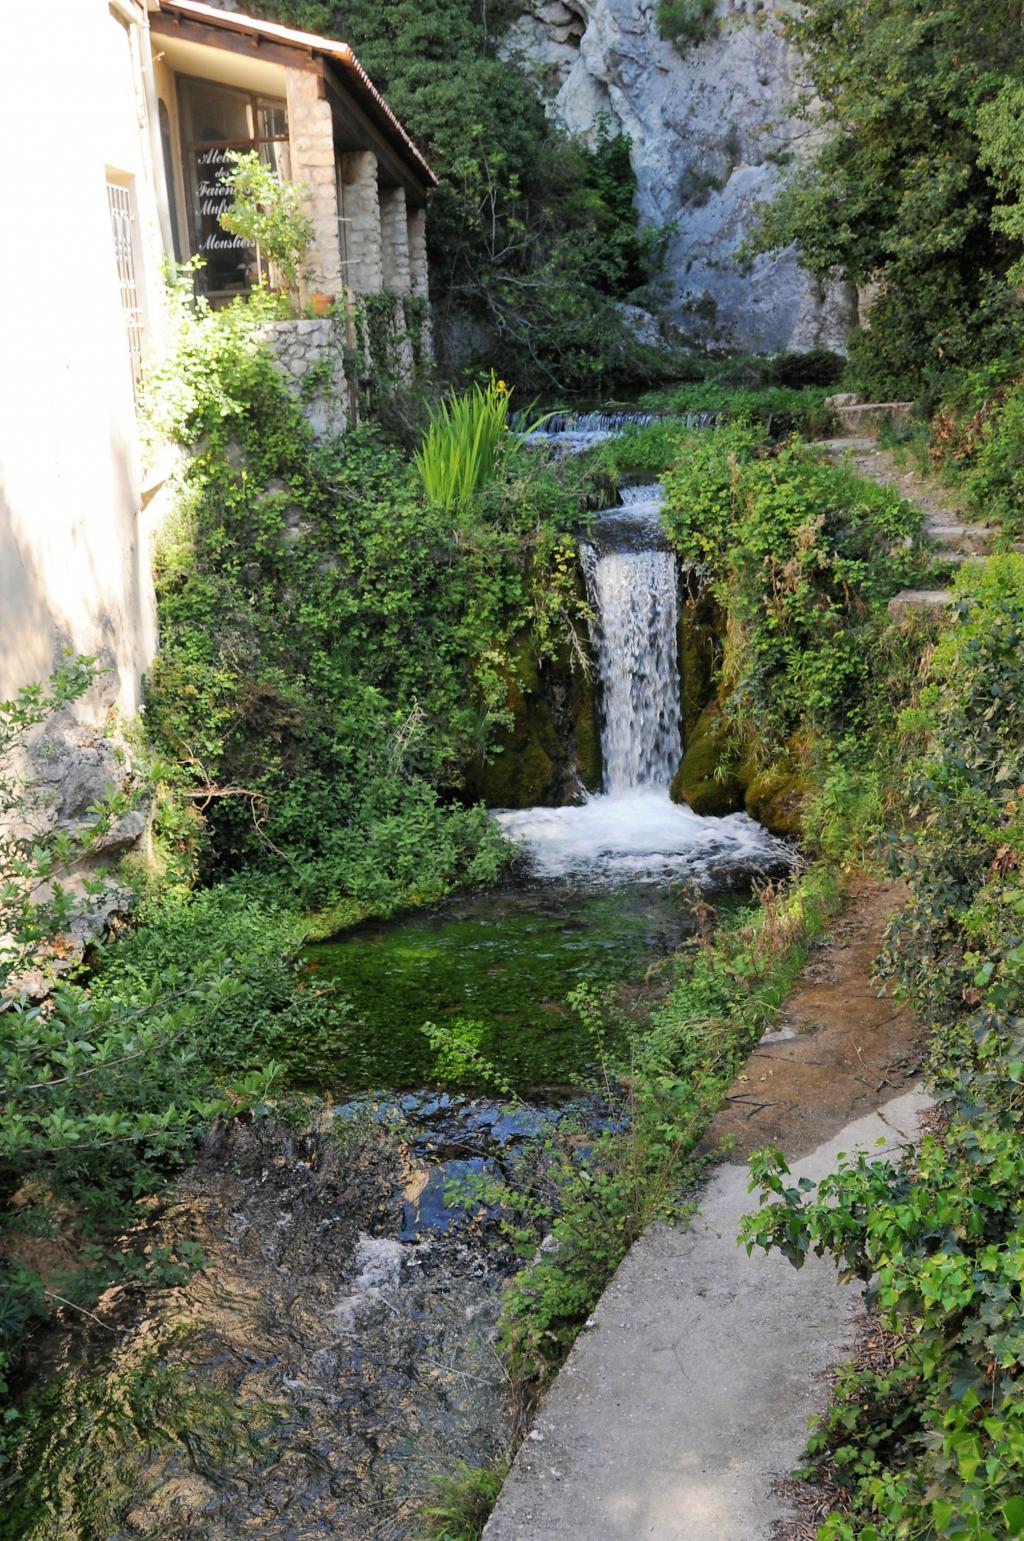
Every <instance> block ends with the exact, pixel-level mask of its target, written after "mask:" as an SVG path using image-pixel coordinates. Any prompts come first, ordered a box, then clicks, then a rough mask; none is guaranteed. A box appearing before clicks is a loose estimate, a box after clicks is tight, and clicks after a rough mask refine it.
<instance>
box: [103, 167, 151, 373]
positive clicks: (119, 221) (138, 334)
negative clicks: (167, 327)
mask: <svg viewBox="0 0 1024 1541" xmlns="http://www.w3.org/2000/svg"><path fill="white" fill-rule="evenodd" d="M107 203H108V205H109V208H110V229H111V232H112V234H113V237H114V255H115V257H116V259H117V281H118V286H119V288H120V291H121V309H122V311H123V313H124V323H125V331H126V333H127V336H128V357H129V360H130V362H131V368H132V385H133V387H134V389H135V392H136V394H138V391H139V387H140V386H141V384H142V337H143V316H142V306H141V305H140V304H139V286H138V281H137V279H136V276H135V210H134V207H133V199H132V190H131V188H130V187H129V186H126V185H125V184H124V183H123V182H108V183H107Z"/></svg>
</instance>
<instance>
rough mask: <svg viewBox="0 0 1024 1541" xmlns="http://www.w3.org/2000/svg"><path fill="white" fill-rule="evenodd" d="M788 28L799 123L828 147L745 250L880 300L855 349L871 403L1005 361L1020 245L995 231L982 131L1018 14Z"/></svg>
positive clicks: (993, 9) (816, 2) (861, 6)
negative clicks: (779, 252) (981, 362)
mask: <svg viewBox="0 0 1024 1541" xmlns="http://www.w3.org/2000/svg"><path fill="white" fill-rule="evenodd" d="M785 25H786V27H787V30H788V33H789V36H790V38H791V40H792V41H793V42H794V43H795V44H796V46H797V48H798V49H799V50H800V53H801V54H802V56H803V59H804V61H805V67H806V72H807V86H808V90H807V92H806V94H805V95H804V96H803V98H802V100H801V102H800V105H799V108H798V111H799V112H800V113H801V114H802V115H803V116H804V117H805V118H806V119H807V121H808V124H809V126H811V127H813V128H814V129H818V130H824V136H825V137H824V139H823V142H822V143H821V145H820V147H819V148H818V149H817V150H816V152H815V153H814V154H813V155H812V157H811V159H810V160H809V161H808V162H806V163H805V164H804V165H803V166H801V167H800V169H798V170H797V171H796V173H795V174H794V175H793V177H792V178H791V180H790V181H789V182H788V184H787V185H786V187H785V188H784V189H783V191H782V192H781V194H780V195H779V196H778V197H777V198H776V199H775V201H774V202H773V203H772V204H771V205H769V206H768V207H767V208H766V209H765V210H763V211H762V220H761V227H760V232H759V234H758V236H757V237H756V240H755V242H754V244H753V247H752V248H751V249H752V250H767V249H771V248H777V247H781V246H785V245H788V244H790V243H791V242H795V244H796V246H797V248H798V250H799V253H800V257H801V260H802V261H803V262H804V264H805V265H806V266H807V267H808V269H809V270H810V271H811V272H812V273H814V274H816V275H819V276H825V275H828V274H830V273H835V272H836V271H837V270H838V271H839V272H841V273H843V274H844V275H845V276H847V277H849V278H851V279H853V280H854V281H855V282H856V283H858V284H860V285H864V286H867V285H876V286H878V298H877V299H876V301H875V303H874V306H873V308H872V312H871V324H870V329H869V330H868V331H867V332H866V333H865V334H864V335H863V336H862V337H861V338H859V339H857V340H856V342H855V346H854V356H855V361H856V367H857V369H858V371H859V374H860V377H861V383H862V384H863V385H865V386H866V387H867V388H868V389H870V390H872V391H879V392H886V393H889V392H893V393H901V394H902V393H904V392H914V391H919V390H922V389H925V390H927V389H928V387H929V386H930V385H932V384H937V382H938V380H939V379H940V377H941V376H943V375H944V374H946V373H948V371H949V370H950V369H952V368H957V367H959V366H961V365H964V364H966V363H968V362H974V361H976V360H977V359H978V358H980V357H984V356H986V355H989V356H991V355H992V354H994V353H998V352H1000V351H1004V350H1006V349H1007V348H1010V347H1015V346H1016V345H1017V337H1018V335H1019V328H1020V322H1019V319H1018V315H1017V312H1016V307H1015V302H1014V296H1013V294H1012V291H1011V289H1010V287H1009V286H1008V284H1007V283H1006V277H1007V273H1008V271H1009V269H1010V267H1011V265H1012V263H1013V262H1014V260H1015V258H1016V257H1017V255H1018V254H1019V250H1020V242H1019V239H1018V238H1017V237H1016V236H1014V235H1013V232H1012V231H1011V230H1009V229H1008V228H1007V227H1006V225H1005V224H1003V225H1000V222H999V220H998V219H997V218H994V208H995V204H996V201H997V195H998V190H999V180H998V177H997V176H995V175H994V174H993V173H992V167H991V163H986V162H985V161H984V159H983V148H982V127H981V125H982V123H983V121H984V112H985V108H986V104H987V103H990V102H992V100H993V99H994V98H996V96H997V95H998V92H999V90H1000V88H1001V86H1002V84H1003V82H1004V80H1005V79H1006V77H1007V76H1008V75H1011V74H1012V73H1013V72H1015V71H1018V70H1019V68H1020V65H1021V62H1022V59H1024V30H1022V26H1021V15H1020V5H1019V0H956V3H951V0H939V3H936V0H809V3H808V4H806V5H805V6H804V7H803V8H802V10H801V11H800V12H799V13H798V14H796V15H794V16H793V17H792V18H790V19H789V20H788V22H787V23H785ZM1008 236H1011V237H1012V239H1008Z"/></svg>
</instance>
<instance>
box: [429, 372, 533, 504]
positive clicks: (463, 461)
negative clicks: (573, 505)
mask: <svg viewBox="0 0 1024 1541" xmlns="http://www.w3.org/2000/svg"><path fill="white" fill-rule="evenodd" d="M511 394H512V393H511V391H510V390H509V388H508V386H507V385H506V384H505V382H504V380H499V379H498V378H497V377H496V376H495V374H494V373H493V371H492V373H491V378H490V381H489V382H488V383H487V384H486V385H474V386H473V387H472V389H471V390H468V391H463V392H462V393H461V394H460V395H457V396H451V397H449V399H448V400H447V401H443V402H442V403H441V404H440V406H439V407H437V408H436V410H434V411H432V412H431V414H430V426H429V428H427V430H426V432H425V433H424V435H423V443H422V444H421V446H420V448H419V449H418V450H417V451H416V452H415V455H414V456H413V458H414V460H415V462H416V469H417V470H418V471H419V473H420V477H421V478H422V481H423V487H424V490H425V492H426V494H427V498H428V499H429V501H430V502H431V503H433V504H434V505H435V506H436V507H438V508H443V509H445V510H446V511H447V512H448V513H462V512H464V511H465V510H466V508H468V506H469V504H470V503H471V502H472V500H473V498H474V496H475V495H476V494H477V493H478V492H479V491H480V490H481V488H483V487H486V486H487V485H488V484H489V483H490V482H492V481H494V480H495V479H496V477H497V476H498V475H499V474H500V473H501V471H502V470H504V469H506V468H507V467H508V466H509V464H510V463H511V461H512V460H513V459H514V458H515V456H516V455H517V454H518V453H519V451H520V449H521V448H522V445H523V441H524V440H525V439H526V438H527V436H528V435H529V434H531V433H533V432H534V431H535V430H536V429H537V428H538V427H539V426H540V424H541V423H542V422H543V421H544V419H543V418H539V419H537V420H535V421H533V422H528V421H527V418H528V415H529V414H528V413H525V414H521V415H520V417H519V419H518V420H517V421H516V423H515V424H514V425H513V424H512V423H511V422H510V421H509V401H510V398H511Z"/></svg>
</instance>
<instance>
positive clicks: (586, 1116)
mask: <svg viewBox="0 0 1024 1541" xmlns="http://www.w3.org/2000/svg"><path fill="white" fill-rule="evenodd" d="M629 420H630V419H628V418H625V417H621V416H620V417H608V416H602V415H601V414H589V415H587V416H586V417H580V418H569V417H560V418H554V419H550V420H549V421H548V423H547V424H546V425H545V431H544V433H543V435H540V437H544V438H546V439H547V440H548V442H549V443H550V444H551V445H552V447H553V449H554V450H555V451H556V452H573V451H578V450H579V449H580V448H584V447H587V446H588V445H589V444H591V443H594V442H599V441H600V439H601V438H602V437H607V436H608V435H609V434H611V433H615V432H619V431H621V430H622V428H623V427H624V426H625V425H626V422H627V421H629ZM632 420H633V421H639V419H636V418H634V419H632ZM660 499H661V489H660V488H659V487H658V486H657V485H655V484H648V485H644V486H637V487H633V488H627V489H626V490H625V492H624V494H623V502H622V504H621V505H619V506H617V507H615V508H613V509H608V510H606V511H605V512H604V513H603V514H600V515H598V516H596V518H595V520H594V522H593V525H592V528H591V530H590V532H589V534H588V537H587V540H586V542H585V544H584V545H583V547H582V552H581V554H582V559H583V566H584V572H585V576H586V580H587V586H588V591H589V595H590V600H591V608H592V611H593V615H594V620H593V623H592V636H591V642H592V648H593V654H594V657H595V659H596V661H597V670H598V676H599V685H600V699H601V701H602V704H603V705H602V753H603V764H604V767H605V772H604V776H605V782H604V788H603V791H602V792H601V793H600V794H599V795H595V796H592V797H589V798H588V799H587V800H586V801H585V802H583V803H582V804H580V805H579V806H576V807H564V808H528V809H522V810H516V811H509V812H501V811H499V812H497V813H496V814H495V817H496V818H497V820H498V822H499V823H500V824H501V826H502V828H503V829H504V830H505V832H506V834H507V835H508V836H509V837H510V838H511V839H512V840H514V841H516V842H518V843H519V844H520V845H521V847H522V848H523V851H524V854H525V856H526V858H527V863H526V865H527V875H526V876H525V877H524V878H523V879H521V880H520V881H518V882H517V883H516V884H514V885H510V886H508V887H506V888H504V889H502V890H500V891H498V892H495V893H489V894H485V895H464V896H461V897H457V898H455V899H452V900H450V901H449V902H447V903H446V904H443V905H441V906H438V907H436V908H435V909H432V910H429V911H424V912H418V913H416V914H413V915H410V916H407V917H402V918H398V919H395V920H392V921H388V922H372V923H367V924H365V925H363V926H361V927H358V928H356V929H354V930H353V931H351V932H349V933H347V934H345V935H344V936H343V937H341V938H339V939H337V940H335V941H333V942H330V943H323V944H319V945H317V946H315V947H311V948H310V949H309V950H308V955H307V965H308V969H309V975H310V979H311V981H314V982H315V981H316V980H327V979H329V980H332V981H338V982H339V984H340V987H341V988H342V989H343V991H344V995H345V997H346V999H347V1001H348V1002H349V1003H350V1008H351V1009H350V1012H349V1013H348V1014H347V1015H346V1014H344V1013H342V1014H341V1016H340V1018H339V1021H338V1023H337V1028H336V1031H334V1030H332V1033H330V1034H328V1036H327V1038H326V1040H324V1041H322V1042H318V1043H317V1044H315V1045H309V1044H305V1045H296V1053H295V1061H294V1063H293V1065H292V1066H291V1070H292V1077H293V1082H294V1083H295V1084H296V1085H297V1086H298V1087H300V1088H301V1087H305V1088H310V1089H315V1090H316V1091H317V1092H318V1093H320V1094H321V1095H322V1097H323V1111H322V1114H321V1115H320V1116H319V1118H318V1119H317V1121H316V1122H315V1124H314V1126H313V1127H309V1126H308V1123H307V1124H306V1125H304V1126H303V1127H301V1128H294V1129H293V1128H289V1126H288V1122H287V1119H283V1120H282V1119H281V1118H280V1115H278V1116H277V1117H275V1119H274V1120H273V1121H271V1120H269V1119H267V1120H255V1121H253V1122H252V1123H250V1124H244V1125H231V1126H228V1127H226V1128H223V1129H218V1130H216V1131H214V1133H213V1134H212V1135H211V1137H210V1139H209V1140H208V1142H207V1145H206V1148H205V1149H204V1151H203V1152H202V1154H201V1157H200V1159H199V1160H198V1161H197V1163H196V1164H195V1165H194V1167H193V1168H192V1169H191V1170H190V1172H189V1173H188V1174H187V1176H186V1179H185V1180H184V1181H183V1182H182V1183H181V1184H180V1185H179V1188H178V1191H177V1194H176V1198H175V1200H174V1202H173V1204H172V1205H171V1206H170V1207H169V1208H168V1211H167V1213H166V1214H165V1215H164V1217H163V1219H162V1220H161V1221H160V1224H161V1226H163V1227H165V1228H166V1231H167V1234H168V1235H174V1236H181V1235H182V1234H187V1235H190V1236H191V1237H192V1238H193V1239H194V1240H195V1241H196V1242H197V1244H198V1245H199V1246H200V1247H201V1248H202V1252H203V1255H204V1258H205V1264H204V1266H203V1267H202V1268H201V1269H199V1270H197V1271H196V1272H195V1273H194V1274H193V1275H192V1276H191V1277H190V1278H189V1279H188V1280H187V1281H186V1282H184V1283H183V1284H181V1285H179V1286H177V1287H175V1288H172V1289H168V1290H166V1291H164V1292H163V1294H162V1296H160V1297H158V1298H157V1299H155V1300H154V1299H153V1298H152V1297H150V1298H149V1300H148V1302H147V1317H146V1320H145V1321H143V1322H141V1323H135V1324H134V1325H133V1328H132V1330H131V1331H130V1332H129V1333H127V1334H126V1335H125V1337H124V1338H123V1339H122V1341H121V1343H120V1346H119V1347H118V1348H117V1349H116V1350H115V1352H114V1360H115V1363H116V1364H117V1365H118V1366H119V1367H120V1370H121V1372H122V1373H134V1372H138V1370H139V1366H140V1365H145V1364H150V1363H156V1364H158V1365H159V1366H160V1372H161V1374H162V1375H164V1377H165V1380H166V1395H168V1396H170V1398H171V1402H172V1405H173V1408H174V1416H173V1417H170V1416H167V1417H165V1418H164V1426H165V1427H170V1428H172V1429H173V1430H174V1431H175V1432H174V1435H173V1437H171V1438H167V1439H164V1440H160V1439H158V1440H153V1439H151V1438H142V1437H141V1435H139V1436H138V1438H137V1439H136V1440H135V1443H133V1437H132V1436H131V1435H130V1434H129V1435H127V1436H126V1446H127V1449H128V1453H129V1455H130V1464H131V1465H132V1467H133V1476H132V1478H131V1483H130V1502H129V1503H128V1504H127V1509H126V1513H127V1518H126V1519H125V1520H124V1522H123V1523H122V1524H121V1525H120V1526H119V1527H118V1528H117V1529H116V1530H114V1531H111V1532H110V1535H111V1536H112V1537H116V1538H122V1537H123V1538H129V1537H135V1536H139V1535H159V1536H161V1537H186V1536H187V1537H195V1536H199V1535H201V1536H204V1537H210V1538H232V1537H243V1536H244V1537H252V1536H256V1537H266V1538H282V1541H283V1538H289V1541H304V1538H307V1537H308V1538H312V1537H323V1536H334V1537H352V1538H356V1537H359V1538H371V1537H378V1538H386V1541H399V1538H402V1537H406V1536H410V1535H412V1534H413V1529H412V1526H413V1516H414V1514H415V1512H416V1510H417V1507H418V1505H419V1504H420V1502H421V1500H422V1495H423V1493H424V1491H425V1490H426V1488H427V1486H428V1483H429V1478H430V1476H431V1475H432V1474H433V1473H435V1472H437V1471H451V1470H452V1469H453V1467H454V1466H455V1464H456V1463H457V1461H458V1460H460V1459H464V1460H467V1461H471V1462H474V1463H479V1462H481V1461H484V1460H486V1459H488V1458H489V1457H491V1456H492V1455H493V1454H494V1453H495V1452H496V1451H498V1450H499V1449H500V1448H502V1446H503V1445H504V1444H505V1443H506V1441H507V1440H508V1438H509V1437H510V1432H511V1429H512V1425H513V1415H514V1409H513V1407H512V1405H511V1400H512V1399H511V1396H510V1390H509V1386H508V1382H507V1378H506V1376H505V1372H504V1370H503V1367H502V1364H501V1361H500V1358H499V1355H498V1353H497V1349H496V1344H495V1332H496V1325H497V1322H498V1317H499V1312H500V1304H501V1293H502V1288H503V1286H504V1285H505V1283H506V1282H507V1280H508V1278H509V1276H510V1275H511V1273H512V1272H513V1271H514V1270H515V1268H516V1267H517V1266H519V1263H518V1259H517V1258H516V1256H515V1255H514V1254H513V1252H512V1250H511V1248H510V1245H509V1243H508V1241H507V1240H506V1238H505V1235H504V1233H503V1231H502V1229H501V1225H500V1221H501V1211H500V1206H498V1205H497V1204H495V1203H493V1202H487V1201H486V1200H483V1199H481V1200H479V1201H477V1202H473V1203H470V1204H468V1205H466V1204H461V1203H459V1202H457V1201H456V1200H455V1199H454V1198H453V1194H452V1185H453V1184H459V1183H460V1182H461V1183H464V1182H465V1181H466V1179H471V1180H472V1179H480V1178H481V1177H486V1176H487V1175H492V1176H497V1177H502V1178H509V1177H512V1178H515V1177H516V1176H517V1174H518V1175H520V1176H522V1175H523V1174H524V1171H529V1170H531V1167H530V1163H534V1164H536V1163H538V1162H541V1163H542V1160H543V1158H542V1155H541V1154H540V1153H539V1145H538V1140H537V1136H538V1135H543V1134H544V1132H545V1131H546V1130H551V1129H552V1128H554V1127H556V1126H557V1125H559V1124H560V1123H562V1122H564V1121H569V1123H570V1126H571V1127H572V1128H573V1129H574V1130H576V1131H577V1135H576V1138H577V1139H578V1140H579V1141H580V1142H582V1143H583V1145H584V1147H585V1143H586V1140H587V1139H588V1138H589V1137H592V1136H593V1133H594V1131H595V1130H596V1129H599V1128H601V1127H604V1126H606V1125H607V1123H608V1121H609V1119H614V1118H615V1117H616V1116H617V1115H616V1114H615V1112H614V1110H612V1109H610V1108H609V1107H608V1106H607V1105H606V1103H604V1102H603V1101H602V1100H601V1098H600V1097H599V1096H598V1095H597V1094H596V1093H594V1092H593V1091H588V1090H586V1088H587V1087H588V1086H593V1085H596V1084H597V1081H596V1078H595V1072H596V1071H597V1070H598V1069H599V1068H600V1059H601V1053H602V1052H605V1053H611V1054H613V1055H614V1053H615V1052H616V1051H617V1050H619V1049H621V1048H623V1047H624V1046H625V1044H624V1039H621V1040H616V1039H615V1038H614V1034H613V1038H612V1041H610V1042H606V1044H605V1045H604V1049H603V1051H602V1050H600V1049H599V1048H598V1046H597V1045H595V1043H594V1042H592V1041H591V1040H590V1038H589V1037H588V1035H587V1034H586V1032H585V1031H584V1030H583V1029H582V1028H581V1026H580V1023H579V1021H578V1019H577V1017H576V1016H575V1014H574V1013H573V1011H572V1009H571V1008H570V1006H569V1005H568V1003H567V996H568V995H569V993H570V992H571V991H572V990H573V989H574V988H575V987H576V986H578V985H580V984H583V983H584V982H586V983H587V984H588V985H591V986H594V987H596V988H599V989H600V988H609V989H614V991H615V992H616V997H617V1000H618V1004H619V1006H620V1008H621V1009H620V1011H619V1013H618V1014H617V1015H618V1017H620V1018H621V1020H622V1022H623V1023H624V1024H627V1025H628V1022H629V1020H630V1016H631V1014H634V1015H635V1014H639V1013H641V1012H642V1011H643V1010H644V1009H645V1007H648V1006H649V1005H650V1003H651V1001H652V1000H654V999H656V998H657V996H658V994H659V992H661V991H662V990H664V989H665V988H666V986H667V983H668V979H667V977H666V969H667V963H666V960H669V959H670V958H671V956H672V954H673V953H674V952H675V951H676V950H677V949H678V947H679V946H680V944H681V943H682V942H683V941H684V940H685V938H686V937H687V936H688V935H689V934H690V933H691V932H692V931H693V930H694V928H695V911H696V908H697V906H698V903H699V905H700V907H701V908H702V909H703V907H704V906H706V904H707V903H708V902H710V903H711V904H712V906H715V907H719V908H721V907H722V906H726V907H728V906H729V905H733V904H735V903H736V902H737V898H736V896H740V898H742V896H743V894H744V893H747V892H749V888H750V884H751V881H752V880H753V879H754V878H756V877H758V876H773V875H777V874H778V873H780V872H782V871H785V870H786V869H787V868H788V867H789V865H790V864H791V861H792V852H791V851H790V849H789V848H788V847H786V846H785V845H784V844H782V843H781V842H779V841H777V840H775V839H773V838H772V837H771V836H769V835H768V834H767V833H766V832H765V831H764V830H762V829H761V828H760V827H759V826H758V825H756V824H755V823H754V822H753V821H752V820H750V819H749V818H747V817H746V816H745V815H742V814H735V815H732V816H730V817H727V818H721V819H710V818H700V817H698V816H697V815H695V814H693V813H692V812H691V811H690V810H689V809H688V808H686V807H685V806H679V805H677V804H675V803H673V802H672V801H671V799H670V797H669V783H670V781H671V778H672V775H673V774H674V772H675V769H676V767H677V765H678V762H679V757H680V688H679V662H678V657H677V651H676V649H677V640H676V637H677V628H676V622H677V618H678V617H677V609H678V580H677V572H676V562H675V556H674V554H673V553H672V552H671V551H670V550H669V549H668V548H667V544H666V542H665V540H664V537H663V535H662V532H661V528H660V522H659V508H660ZM313 987H314V988H315V987H316V985H315V983H314V984H313ZM426 1022H430V1023H433V1024H434V1025H435V1027H437V1028H439V1029H443V1030H444V1032H443V1034H442V1035H440V1036H438V1035H436V1034H434V1035H431V1036H428V1035H427V1034H425V1033H424V1032H423V1025H424V1023H426ZM627 1030H628V1028H627V1027H623V1028H622V1029H620V1031H621V1032H622V1033H625V1032H626V1031H627ZM495 1075H496V1076H497V1077H498V1078H500V1082H501V1083H509V1084H510V1085H511V1086H513V1087H514V1088H515V1089H516V1091H517V1092H518V1093H519V1097H518V1099H517V1100H515V1101H512V1102H510V1101H509V1100H508V1099H505V1098H502V1097H499V1096H498V1095H497V1093H496V1092H495V1090H494V1084H495ZM439 1088H442V1089H439ZM524 1164H525V1165H524ZM108 1394H109V1392H108ZM232 1410H233V1411H232Z"/></svg>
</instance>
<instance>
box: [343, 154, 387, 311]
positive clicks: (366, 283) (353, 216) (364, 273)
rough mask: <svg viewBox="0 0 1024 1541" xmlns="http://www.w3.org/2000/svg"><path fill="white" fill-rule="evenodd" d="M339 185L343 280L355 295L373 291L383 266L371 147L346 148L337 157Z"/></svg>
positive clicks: (381, 278)
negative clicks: (344, 265) (345, 257)
mask: <svg viewBox="0 0 1024 1541" xmlns="http://www.w3.org/2000/svg"><path fill="white" fill-rule="evenodd" d="M339 185H340V188H341V199H342V208H341V217H342V219H343V220H344V221H345V247H346V251H347V254H348V263H347V271H346V274H345V278H346V281H347V283H348V284H349V286H350V287H351V288H352V289H353V290H354V291H355V293H356V294H357V295H358V294H376V293H377V292H378V290H379V289H381V288H382V287H383V283H384V268H383V262H382V257H381V238H380V237H381V230H380V197H379V194H378V189H377V157H376V156H375V155H374V153H373V151H372V150H350V151H348V152H347V153H346V154H344V155H343V156H342V157H341V178H340V182H339Z"/></svg>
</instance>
